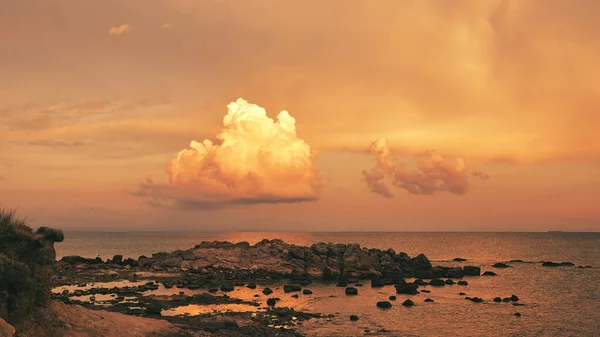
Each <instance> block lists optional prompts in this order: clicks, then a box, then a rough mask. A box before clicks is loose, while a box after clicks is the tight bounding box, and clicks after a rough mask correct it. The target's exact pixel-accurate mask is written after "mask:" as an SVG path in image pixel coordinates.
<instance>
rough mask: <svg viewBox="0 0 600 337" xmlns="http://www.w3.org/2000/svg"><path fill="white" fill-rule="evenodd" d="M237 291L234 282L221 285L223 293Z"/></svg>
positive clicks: (225, 282)
mask: <svg viewBox="0 0 600 337" xmlns="http://www.w3.org/2000/svg"><path fill="white" fill-rule="evenodd" d="M234 289H235V286H234V284H233V281H224V282H223V283H222V284H221V291H222V292H229V291H233V290H234Z"/></svg>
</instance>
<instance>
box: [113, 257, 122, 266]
mask: <svg viewBox="0 0 600 337" xmlns="http://www.w3.org/2000/svg"><path fill="white" fill-rule="evenodd" d="M112 263H116V264H121V263H123V255H115V256H113V258H112Z"/></svg>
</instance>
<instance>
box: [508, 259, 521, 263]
mask: <svg viewBox="0 0 600 337" xmlns="http://www.w3.org/2000/svg"><path fill="white" fill-rule="evenodd" d="M508 262H510V263H523V260H510V261H508Z"/></svg>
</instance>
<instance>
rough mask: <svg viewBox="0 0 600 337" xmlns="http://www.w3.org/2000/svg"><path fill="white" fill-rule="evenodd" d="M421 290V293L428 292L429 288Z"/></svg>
mask: <svg viewBox="0 0 600 337" xmlns="http://www.w3.org/2000/svg"><path fill="white" fill-rule="evenodd" d="M421 292H423V293H430V292H431V290H427V289H423V290H421Z"/></svg>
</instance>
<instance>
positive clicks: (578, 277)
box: [56, 232, 600, 337]
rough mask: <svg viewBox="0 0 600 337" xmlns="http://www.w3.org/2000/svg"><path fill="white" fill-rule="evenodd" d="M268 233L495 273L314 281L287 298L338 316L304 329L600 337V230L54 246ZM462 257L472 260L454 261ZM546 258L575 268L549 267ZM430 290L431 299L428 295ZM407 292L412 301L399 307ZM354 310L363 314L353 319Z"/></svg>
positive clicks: (81, 251) (83, 248)
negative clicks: (348, 285)
mask: <svg viewBox="0 0 600 337" xmlns="http://www.w3.org/2000/svg"><path fill="white" fill-rule="evenodd" d="M263 239H281V240H283V241H285V242H288V243H290V244H296V245H303V246H310V245H312V244H313V243H317V242H332V243H358V244H360V245H361V246H363V247H368V248H380V249H388V248H393V249H394V250H396V252H406V253H407V254H409V255H410V256H416V255H417V254H420V253H423V254H425V255H426V256H427V257H428V258H429V259H430V260H431V261H432V264H433V265H440V266H464V265H474V266H480V267H481V269H482V272H483V271H488V270H489V271H494V272H496V273H497V274H498V275H497V276H486V277H484V276H481V277H465V280H467V281H468V285H467V286H459V285H447V286H444V287H430V286H429V287H425V288H423V289H428V290H430V291H431V292H430V293H425V292H422V293H420V294H417V295H400V294H398V295H397V294H395V291H394V288H393V287H391V286H387V287H384V288H371V287H370V285H369V284H368V282H367V283H366V284H365V285H364V286H363V287H358V289H359V295H358V296H346V295H345V294H344V288H339V287H336V286H335V285H327V284H314V285H311V286H310V289H311V290H312V291H313V295H312V296H310V297H304V296H302V295H301V297H300V298H299V299H298V300H296V302H294V301H295V300H293V299H287V298H286V299H285V303H286V304H287V305H289V306H291V307H294V309H296V310H303V311H309V312H318V313H321V314H325V315H328V314H333V315H334V316H333V317H332V318H328V319H313V320H310V321H308V322H305V323H304V324H303V325H302V326H298V327H297V329H298V330H299V331H300V332H301V333H304V334H305V335H307V336H370V335H377V336H455V335H456V336H590V337H593V336H600V233H573V232H544V233H540V232H537V233H523V232H518V233H488V232H486V233H473V232H468V233H460V232H446V233H442V232H427V233H417V232H408V233H401V232H393V233H382V232H353V233H347V232H335V233H325V232H318V233H308V232H268V233H265V232H249V233H241V232H131V233H108V232H67V233H65V241H64V242H61V243H58V244H56V251H57V259H60V258H61V257H62V256H67V255H80V256H84V257H96V256H100V257H102V258H103V259H107V258H112V257H113V256H114V255H117V254H120V255H123V256H124V257H132V258H138V257H139V256H141V255H146V256H151V255H152V254H153V253H157V252H162V251H166V252H168V251H174V250H178V249H188V248H192V247H194V246H195V245H197V244H199V243H201V242H202V241H215V240H218V241H230V242H234V243H235V242H242V241H246V242H249V243H250V244H255V243H257V242H259V241H261V240H263ZM457 257H460V258H465V259H467V261H466V262H455V261H453V259H454V258H457ZM510 260H523V261H524V262H523V263H510V262H508V261H510ZM542 261H554V262H572V263H574V264H575V266H574V267H567V266H561V267H543V266H542V265H541V262H542ZM496 262H507V263H508V264H509V265H510V267H509V268H505V269H497V268H493V267H492V265H493V264H494V263H496ZM578 266H589V267H588V268H577V267H578ZM277 290H279V289H277ZM236 292H237V294H239V297H246V296H250V297H251V296H252V294H251V293H248V294H246V293H247V292H249V290H247V288H245V289H244V288H240V289H236V290H235V291H234V292H233V293H230V294H229V295H230V296H232V297H235V296H236ZM461 292H463V293H465V294H464V295H460V294H459V293H461ZM277 294H278V293H277V292H276V293H275V294H274V295H277ZM513 294H514V295H517V296H518V297H519V299H520V300H519V301H518V302H517V303H518V304H519V306H515V305H513V304H512V303H505V302H502V303H496V302H493V301H492V299H493V298H494V297H497V296H499V297H510V296H511V295H513ZM392 295H393V296H396V297H397V299H396V300H395V301H391V300H389V296H392ZM278 296H281V297H283V296H286V297H290V294H284V293H283V292H281V294H279V295H278ZM466 296H470V297H481V298H483V299H484V302H483V303H474V302H471V301H469V300H466V299H465V297H466ZM426 298H430V299H433V300H434V302H425V301H424V300H425V299H426ZM406 299H411V300H413V301H414V303H415V304H416V305H415V306H413V307H403V306H402V305H401V303H402V302H403V301H404V300H406ZM383 300H388V301H390V302H391V303H392V308H390V309H385V310H384V309H379V308H377V307H376V302H378V301H383ZM516 313H519V314H520V316H516V315H515V314H516ZM350 315H357V316H358V317H359V320H358V321H355V322H351V321H350V320H349V316H350Z"/></svg>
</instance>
